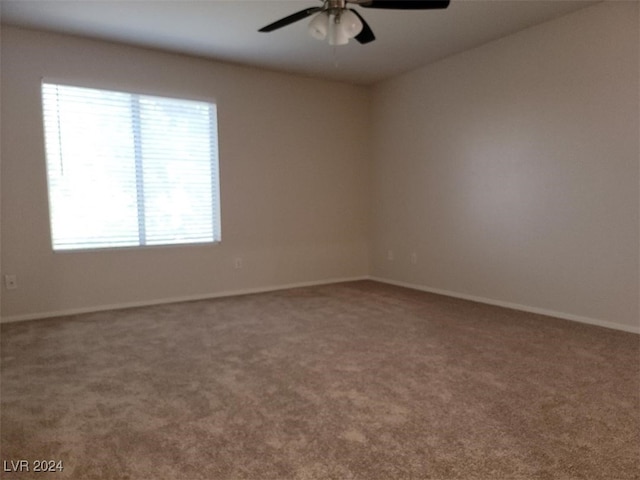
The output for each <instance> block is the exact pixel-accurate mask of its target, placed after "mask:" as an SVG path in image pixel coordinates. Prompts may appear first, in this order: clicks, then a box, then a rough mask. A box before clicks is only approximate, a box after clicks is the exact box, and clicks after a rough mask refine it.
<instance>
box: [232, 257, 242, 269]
mask: <svg viewBox="0 0 640 480" xmlns="http://www.w3.org/2000/svg"><path fill="white" fill-rule="evenodd" d="M233 266H234V267H235V268H236V270H239V269H241V268H242V258H240V257H237V258H236V259H235V260H234V261H233Z"/></svg>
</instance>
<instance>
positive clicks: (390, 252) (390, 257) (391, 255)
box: [387, 250, 394, 262]
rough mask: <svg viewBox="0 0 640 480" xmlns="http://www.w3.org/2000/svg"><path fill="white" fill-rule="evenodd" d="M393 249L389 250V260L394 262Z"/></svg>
mask: <svg viewBox="0 0 640 480" xmlns="http://www.w3.org/2000/svg"><path fill="white" fill-rule="evenodd" d="M393 258H394V257H393V250H387V260H389V261H390V262H393Z"/></svg>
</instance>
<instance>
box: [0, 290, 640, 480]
mask: <svg viewBox="0 0 640 480" xmlns="http://www.w3.org/2000/svg"><path fill="white" fill-rule="evenodd" d="M1 332H2V377H1V379H2V385H1V387H2V390H1V400H2V405H1V406H2V410H1V420H2V424H1V428H2V431H1V442H2V443H1V447H2V450H1V459H2V460H3V461H5V462H7V463H5V464H3V470H4V469H6V468H7V466H8V467H9V468H11V465H12V464H11V463H9V462H10V461H11V460H13V461H17V460H20V459H23V460H28V461H29V462H30V467H31V468H33V461H35V460H42V459H46V460H49V459H51V460H56V461H58V460H61V461H62V462H63V467H64V470H63V471H62V472H59V473H56V474H53V473H49V474H46V475H45V474H41V473H40V474H37V473H33V472H32V471H30V472H24V473H15V472H13V473H8V472H2V478H6V479H11V478H15V479H27V478H36V479H43V478H51V479H53V478H56V479H57V478H77V479H131V480H134V479H135V480H138V479H141V480H147V479H148V480H152V479H171V480H180V479H188V480H196V479H259V480H261V479H340V480H344V479H365V480H366V479H372V480H373V479H429V478H431V479H453V478H457V479H590V480H593V479H631V478H640V458H639V455H640V399H639V396H640V372H639V370H640V343H639V337H638V336H637V335H634V334H630V333H623V332H619V331H614V330H608V329H604V328H598V327H592V326H587V325H581V324H578V323H573V322H568V321H563V320H557V319H553V318H548V317H543V316H538V315H533V314H527V313H521V312H515V311H511V310H507V309H501V308H497V307H490V306H485V305H479V304H475V303H472V302H466V301H462V300H454V299H450V298H446V297H440V296H436V295H431V294H426V293H420V292H416V291H411V290H407V289H402V288H398V287H392V286H387V285H383V284H379V283H375V282H354V283H346V284H337V285H330V286H321V287H310V288H302V289H294V290H287V291H281V292H273V293H266V294H259V295H248V296H242V297H235V298H225V299H218V300H209V301H200V302H192V303H182V304H173V305H163V306H156V307H147V308H138V309H130V310H121V311H114V312H106V313H95V314H87V315H78V316H73V317H66V318H58V319H49V320H41V321H31V322H22V323H13V324H5V325H2V327H1Z"/></svg>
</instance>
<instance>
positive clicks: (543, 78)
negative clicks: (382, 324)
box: [371, 2, 640, 331]
mask: <svg viewBox="0 0 640 480" xmlns="http://www.w3.org/2000/svg"><path fill="white" fill-rule="evenodd" d="M639 43H640V42H639V33H638V4H637V3H636V2H607V3H605V4H599V5H596V6H594V7H590V8H587V9H584V10H581V11H578V12H576V13H574V14H571V15H568V16H566V17H562V18H560V19H557V20H555V21H551V22H548V23H545V24H542V25H539V26H536V27H533V28H530V29H528V30H525V31H522V32H520V33H517V34H515V35H511V36H509V37H506V38H504V39H501V40H499V41H495V42H492V43H489V44H486V45H484V46H482V47H480V48H477V49H474V50H471V51H468V52H465V53H463V54H460V55H456V56H453V57H450V58H448V59H445V60H444V61H440V62H438V63H436V64H433V65H431V66H428V67H426V68H422V69H420V70H418V71H414V72H411V73H408V74H406V75H404V76H401V77H399V78H396V79H393V80H390V81H387V82H386V83H383V84H380V85H378V86H377V88H376V89H375V91H374V97H373V98H374V105H373V111H374V117H373V118H374V126H373V129H372V131H373V135H372V137H371V138H372V140H373V151H374V152H375V154H374V159H375V168H374V190H373V198H374V203H373V206H374V208H373V211H374V212H375V214H374V215H375V216H374V226H373V228H374V234H373V249H372V252H373V257H372V258H373V274H374V275H375V276H376V277H380V278H384V279H386V280H391V281H394V282H402V283H406V284H411V285H415V286H418V287H420V288H424V289H432V290H437V291H444V292H448V293H452V294H454V295H460V296H466V297H471V298H479V299H483V300H484V301H489V302H494V303H502V304H507V305H515V306H518V307H520V308H526V309H530V310H534V311H541V312H550V313H556V314H562V315H563V316H565V317H567V318H574V319H577V320H583V321H587V322H589V321H590V322H593V323H600V324H604V325H615V326H618V327H621V328H625V329H629V330H635V331H638V327H639V320H638V318H639V312H638V307H639V299H638V295H639V293H638V292H639V283H638V270H639V258H638V257H639V239H638V236H639V220H638V210H639V198H640V196H639V176H638V164H639V148H638V139H639V133H640V129H639V112H640V111H639V98H638V96H639V82H638V70H639V66H638V55H639V52H638V46H639ZM389 250H392V251H393V252H394V257H395V259H394V260H393V261H389V260H388V259H387V252H388V251H389ZM412 252H415V253H416V254H417V260H418V263H417V264H413V263H412V262H411V261H410V255H411V253H412Z"/></svg>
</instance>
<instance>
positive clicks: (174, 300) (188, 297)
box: [0, 275, 370, 323]
mask: <svg viewBox="0 0 640 480" xmlns="http://www.w3.org/2000/svg"><path fill="white" fill-rule="evenodd" d="M369 278H370V277H368V276H366V275H365V276H360V277H347V278H333V279H327V280H316V281H310V282H298V283H288V284H283V285H270V286H265V287H255V288H246V289H240V290H225V291H221V292H215V293H206V294H201V295H185V296H181V297H170V298H162V299H156V300H144V301H140V302H124V303H118V304H111V305H98V306H95V307H84V308H72V309H68V310H56V311H51V312H38V313H29V314H26V315H12V316H7V317H2V318H1V319H0V323H11V322H22V321H26V320H39V319H43V318H53V317H64V316H68V315H79V314H82V313H94V312H104V311H106V310H121V309H124V308H135V307H149V306H152V305H162V304H166V303H179V302H192V301H195V300H208V299H212V298H221V297H233V296H237V295H248V294H252V293H265V292H273V291H277V290H287V289H290V288H300V287H313V286H317V285H329V284H332V283H343V282H354V281H358V280H368V279H369Z"/></svg>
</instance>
